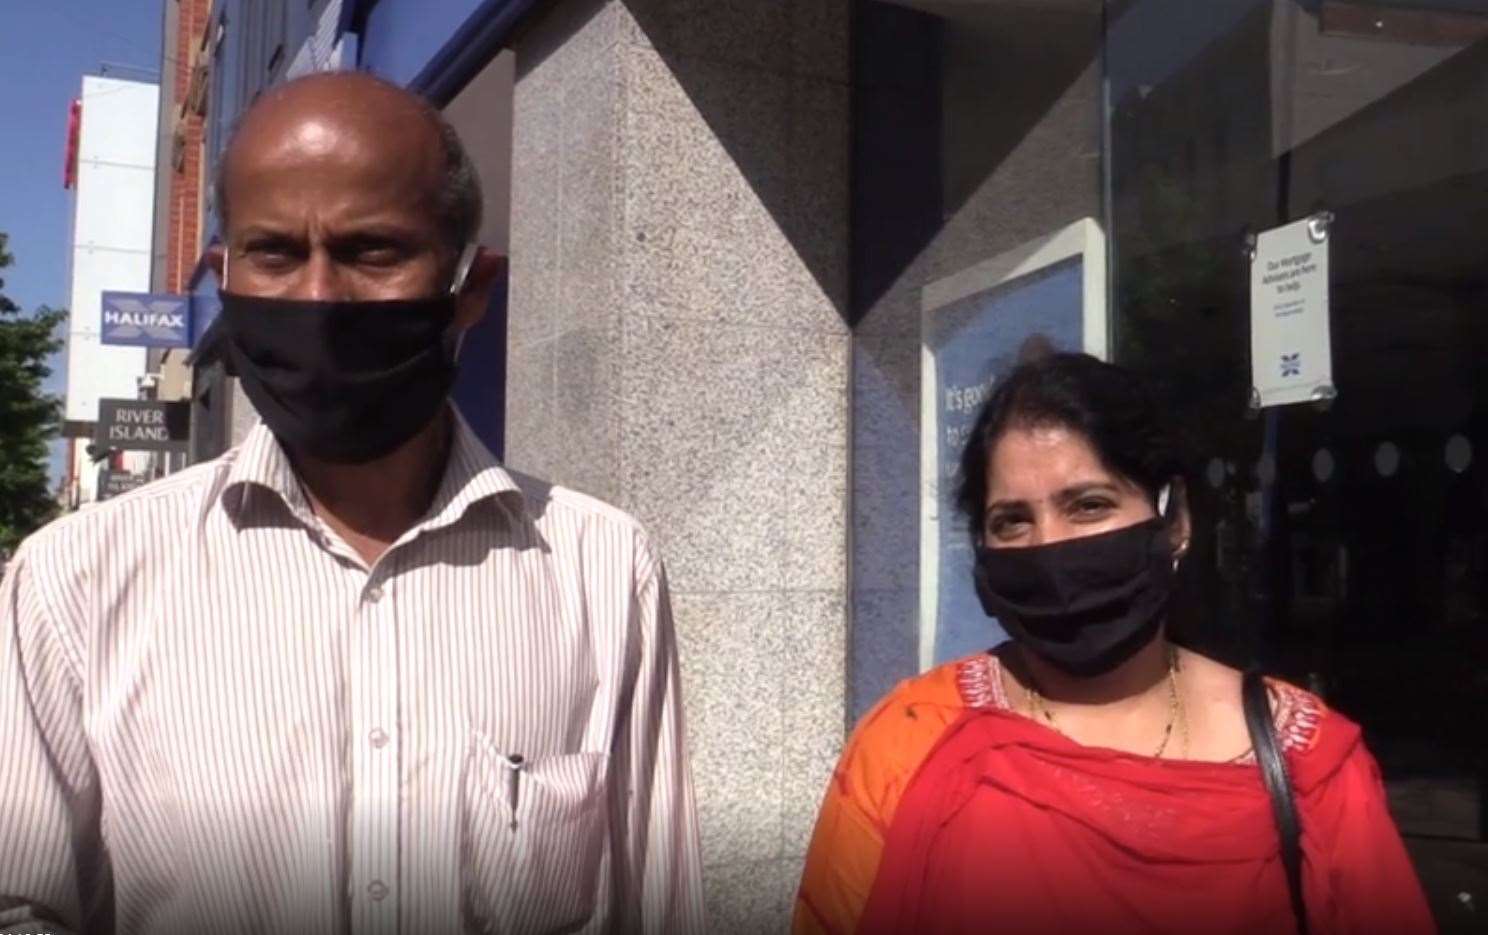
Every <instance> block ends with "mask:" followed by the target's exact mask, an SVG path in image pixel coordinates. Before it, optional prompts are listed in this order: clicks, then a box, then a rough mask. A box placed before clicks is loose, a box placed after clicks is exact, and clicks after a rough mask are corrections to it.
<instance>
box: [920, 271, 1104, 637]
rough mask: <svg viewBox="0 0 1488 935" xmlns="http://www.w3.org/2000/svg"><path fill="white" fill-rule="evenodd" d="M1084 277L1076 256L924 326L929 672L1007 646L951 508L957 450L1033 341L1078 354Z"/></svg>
mask: <svg viewBox="0 0 1488 935" xmlns="http://www.w3.org/2000/svg"><path fill="white" fill-rule="evenodd" d="M1086 273H1087V271H1086V269H1085V263H1084V260H1083V259H1082V257H1081V256H1080V255H1079V254H1076V255H1074V256H1071V257H1069V258H1068V259H1065V260H1061V261H1060V262H1057V263H1052V264H1050V265H1048V266H1044V267H1042V268H1041V269H1038V270H1036V271H1033V272H1030V273H1027V274H1025V275H1022V276H1018V277H1016V278H1012V279H1007V280H1004V281H1002V282H999V283H997V284H996V285H994V286H992V287H990V288H987V289H985V290H982V291H979V292H975V293H973V294H971V295H968V296H965V297H964V298H960V299H957V300H956V301H954V302H950V303H949V304H946V305H944V306H942V307H940V308H937V309H935V310H934V311H932V312H928V313H927V316H926V318H925V328H926V333H925V343H926V350H927V351H928V353H929V354H930V355H931V356H932V358H933V371H934V389H935V406H934V419H935V441H934V443H933V448H934V465H935V471H936V476H935V478H934V481H935V483H934V485H933V490H934V497H935V502H934V503H933V504H931V505H930V508H931V509H932V510H933V511H934V520H935V522H933V524H932V526H933V528H934V529H935V533H934V536H935V540H936V541H935V543H934V546H935V549H936V550H937V553H938V562H937V563H936V564H937V566H938V568H937V574H936V576H935V577H936V581H935V582H934V585H933V586H934V588H935V595H934V599H935V612H934V623H933V625H934V658H933V660H931V661H932V664H936V665H938V664H940V663H943V662H947V661H950V660H953V659H957V658H959V657H962V656H965V655H968V654H970V653H974V652H978V651H981V650H985V649H987V648H989V647H991V646H994V645H996V644H997V643H1000V642H1002V640H1004V639H1005V638H1006V636H1005V634H1004V632H1003V630H1002V628H1001V627H1000V626H998V624H997V622H996V621H995V620H992V619H990V618H988V617H987V615H986V614H985V612H983V610H982V605H981V602H980V601H978V600H977V596H976V591H975V589H974V587H973V585H972V577H971V572H972V562H973V552H972V540H971V533H970V529H969V528H968V526H967V523H966V520H965V519H964V518H963V517H962V516H961V515H960V513H959V512H958V511H957V509H956V503H955V497H956V487H957V485H958V483H959V481H960V462H961V450H962V448H963V447H964V445H965V443H966V439H967V437H968V436H969V435H970V433H971V429H972V427H973V426H974V425H975V423H976V419H977V415H978V414H979V413H980V412H981V409H982V405H983V403H985V402H986V400H987V397H988V396H989V395H991V390H992V387H993V385H994V384H995V383H996V382H997V380H999V379H1000V378H1002V377H1003V376H1004V375H1005V374H1007V373H1008V371H1009V370H1011V369H1012V368H1013V366H1014V365H1015V364H1016V362H1017V358H1018V352H1019V350H1020V349H1021V348H1022V347H1023V346H1024V344H1025V343H1026V342H1027V341H1028V340H1029V339H1030V338H1032V337H1034V336H1036V335H1039V336H1042V337H1043V338H1045V339H1046V340H1047V341H1048V342H1049V344H1051V345H1052V346H1053V347H1054V348H1055V349H1057V350H1070V351H1078V350H1081V349H1082V347H1083V346H1084V341H1083V338H1084V330H1085V314H1084V296H1085V286H1086ZM926 415H927V416H929V415H930V412H929V410H928V408H927V412H926ZM927 442H928V437H927ZM927 467H928V464H927ZM924 597H925V595H923V594H922V598H921V599H922V600H923V599H924Z"/></svg>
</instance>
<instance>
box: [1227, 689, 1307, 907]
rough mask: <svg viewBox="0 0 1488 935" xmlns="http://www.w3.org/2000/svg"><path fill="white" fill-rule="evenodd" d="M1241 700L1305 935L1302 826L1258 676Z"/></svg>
mask: <svg viewBox="0 0 1488 935" xmlns="http://www.w3.org/2000/svg"><path fill="white" fill-rule="evenodd" d="M1240 696H1241V700H1242V702H1243V706H1244V708H1245V726H1246V728H1248V729H1249V730H1250V745H1251V748H1252V749H1253V750H1255V758H1256V766H1257V767H1259V768H1260V771H1261V779H1262V780H1263V781H1264V782H1265V783H1266V791H1267V792H1268V793H1270V795H1271V811H1272V813H1273V814H1274V815H1275V816H1276V831H1277V834H1278V835H1280V837H1281V865H1282V867H1283V868H1285V869H1286V878H1287V890H1288V892H1289V893H1290V895H1291V898H1292V915H1293V916H1295V917H1296V920H1297V932H1298V933H1299V935H1307V906H1306V904H1305V903H1304V902H1303V899H1302V823H1301V821H1300V820H1299V819H1298V817H1297V800H1296V798H1295V796H1294V795H1293V792H1292V780H1291V777H1290V776H1289V775H1287V766H1286V759H1285V757H1283V756H1282V753H1281V746H1280V745H1279V744H1278V743H1277V742H1276V728H1275V726H1274V725H1273V723H1272V715H1271V698H1270V696H1269V694H1268V692H1267V691H1266V683H1265V681H1264V680H1263V679H1262V678H1261V674H1260V673H1259V672H1247V673H1245V677H1244V679H1243V680H1242V682H1241V690H1240Z"/></svg>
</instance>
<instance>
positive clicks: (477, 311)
mask: <svg viewBox="0 0 1488 935" xmlns="http://www.w3.org/2000/svg"><path fill="white" fill-rule="evenodd" d="M505 278H506V257H505V256H503V255H502V254H500V253H497V252H496V251H495V250H492V249H490V248H489V247H481V248H480V249H478V250H477V251H476V252H475V260H474V261H473V262H472V263H471V264H470V273H469V274H468V275H467V276H466V277H465V286H464V288H462V289H461V290H460V295H459V297H458V298H457V299H456V305H455V325H456V326H457V327H458V328H460V329H461V330H465V329H468V328H473V327H475V326H476V325H477V324H479V323H480V320H481V319H482V318H484V317H485V315H486V306H488V305H490V304H491V293H492V292H493V291H494V290H495V289H496V287H497V286H498V285H499V284H500V283H501V281H502V280H503V279H505Z"/></svg>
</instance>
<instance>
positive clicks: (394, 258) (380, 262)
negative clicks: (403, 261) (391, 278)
mask: <svg viewBox="0 0 1488 935" xmlns="http://www.w3.org/2000/svg"><path fill="white" fill-rule="evenodd" d="M400 258H401V255H400V254H399V252H398V251H397V250H395V249H394V248H392V247H368V248H366V249H364V250H360V251H358V252H357V262H358V263H362V264H364V265H366V266H392V265H393V264H394V263H397V262H398V260H399V259H400Z"/></svg>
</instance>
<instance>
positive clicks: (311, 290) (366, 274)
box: [226, 108, 454, 300]
mask: <svg viewBox="0 0 1488 935" xmlns="http://www.w3.org/2000/svg"><path fill="white" fill-rule="evenodd" d="M358 110H359V111H360V112H358ZM442 160H443V148H442V146H441V145H440V141H439V138H438V135H437V133H435V132H433V131H432V130H431V129H430V128H429V127H427V126H426V125H425V122H424V121H417V120H412V119H409V118H408V115H406V114H399V113H397V112H396V111H395V110H393V109H391V108H390V109H389V112H388V113H385V114H379V113H377V112H376V110H375V109H374V108H365V109H362V108H359V109H357V110H353V111H352V114H351V115H347V114H346V112H345V111H343V112H342V113H334V112H330V113H327V112H326V110H325V109H321V110H320V112H319V113H317V112H315V111H314V110H311V111H310V112H308V113H307V112H305V111H304V110H301V111H300V112H299V113H295V112H293V111H291V112H289V113H279V112H274V113H270V114H268V115H266V116H264V117H262V118H261V119H259V120H257V121H256V122H254V123H253V124H251V125H249V126H245V127H244V128H243V131H242V132H241V133H240V134H239V137H238V139H237V141H236V144H235V147H234V151H233V154H232V159H231V162H230V164H229V167H228V175H227V178H226V185H227V193H228V200H229V202H230V205H231V212H230V218H229V225H228V231H227V238H226V239H227V244H226V249H227V251H228V254H229V256H228V284H227V288H228V290H229V291H231V292H235V293H238V294H240V295H252V296H261V297H266V298H283V299H309V300H377V299H411V298H423V297H426V296H432V295H437V294H439V293H441V292H443V291H444V290H445V289H447V288H448V287H449V277H450V274H451V269H452V266H453V264H454V256H453V251H452V250H451V249H450V247H449V242H448V233H447V232H445V231H442V230H441V229H440V226H439V223H438V215H437V211H436V210H435V197H436V193H437V192H438V191H439V185H440V184H441V181H442V178H441V165H442Z"/></svg>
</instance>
